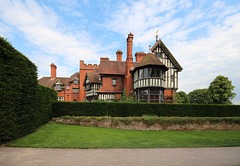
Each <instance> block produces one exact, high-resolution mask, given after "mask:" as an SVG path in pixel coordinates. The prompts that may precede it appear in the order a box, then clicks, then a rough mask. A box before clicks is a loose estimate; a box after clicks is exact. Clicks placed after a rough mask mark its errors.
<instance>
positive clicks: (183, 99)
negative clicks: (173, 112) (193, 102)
mask: <svg viewBox="0 0 240 166" xmlns="http://www.w3.org/2000/svg"><path fill="white" fill-rule="evenodd" d="M175 100H176V103H190V100H189V97H188V95H187V94H186V93H185V92H183V91H180V92H177V93H175Z"/></svg>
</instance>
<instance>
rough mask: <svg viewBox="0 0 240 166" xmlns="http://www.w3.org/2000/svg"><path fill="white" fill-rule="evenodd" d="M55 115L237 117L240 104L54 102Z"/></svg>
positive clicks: (239, 112) (239, 113)
mask: <svg viewBox="0 0 240 166" xmlns="http://www.w3.org/2000/svg"><path fill="white" fill-rule="evenodd" d="M52 110H53V116H54V117H60V116H66V115H70V116H112V117H127V116H142V115H158V116H177V117H184V116H186V117H236V116H240V105H219V104H218V105H207V104H205V105H204V104H202V105H198V104H151V103H114V102H104V103H90V102H53V105H52Z"/></svg>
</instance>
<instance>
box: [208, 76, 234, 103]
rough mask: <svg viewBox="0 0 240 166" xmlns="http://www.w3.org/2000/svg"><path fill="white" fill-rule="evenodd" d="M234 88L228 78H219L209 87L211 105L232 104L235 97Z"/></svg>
mask: <svg viewBox="0 0 240 166" xmlns="http://www.w3.org/2000/svg"><path fill="white" fill-rule="evenodd" d="M234 88H235V87H234V86H232V81H229V80H228V77H224V76H221V75H220V76H217V77H216V78H215V79H214V80H213V82H211V84H210V86H209V88H208V89H209V96H210V101H209V103H210V104H232V102H231V100H232V99H233V98H234V97H235V95H236V93H233V92H232V91H233V90H234Z"/></svg>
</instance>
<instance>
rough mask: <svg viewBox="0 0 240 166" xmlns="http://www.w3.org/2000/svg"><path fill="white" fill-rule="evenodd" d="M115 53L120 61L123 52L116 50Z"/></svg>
mask: <svg viewBox="0 0 240 166" xmlns="http://www.w3.org/2000/svg"><path fill="white" fill-rule="evenodd" d="M116 54H117V61H120V62H121V61H122V54H123V52H122V51H121V50H117V52H116Z"/></svg>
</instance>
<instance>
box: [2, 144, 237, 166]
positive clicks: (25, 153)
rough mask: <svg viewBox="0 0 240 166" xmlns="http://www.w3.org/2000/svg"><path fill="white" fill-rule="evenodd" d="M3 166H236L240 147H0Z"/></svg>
mask: <svg viewBox="0 0 240 166" xmlns="http://www.w3.org/2000/svg"><path fill="white" fill-rule="evenodd" d="M0 165H1V166H59V165H71V166H81V165H84V166H93V165H94V166H129V165H130V166H131V165H133V166H135V165H137V166H145V165H146V166H147V165H148V166H155V165H157V166H159V165H163V166H168V165H169V166H172V165H174V166H178V165H179V166H183V165H184V166H188V165H190V166H191V165H193V166H198V165H201V166H202V165H204V166H208V165H211V166H215V165H216V166H228V165H229V166H235V165H240V147H221V148H156V149H43V148H10V147H0Z"/></svg>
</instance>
